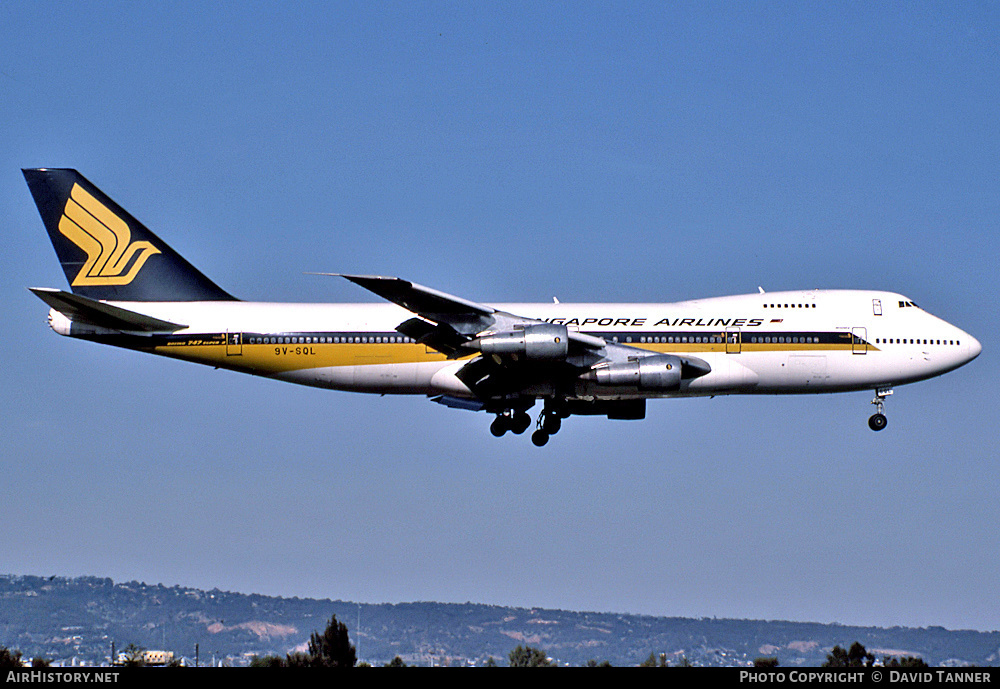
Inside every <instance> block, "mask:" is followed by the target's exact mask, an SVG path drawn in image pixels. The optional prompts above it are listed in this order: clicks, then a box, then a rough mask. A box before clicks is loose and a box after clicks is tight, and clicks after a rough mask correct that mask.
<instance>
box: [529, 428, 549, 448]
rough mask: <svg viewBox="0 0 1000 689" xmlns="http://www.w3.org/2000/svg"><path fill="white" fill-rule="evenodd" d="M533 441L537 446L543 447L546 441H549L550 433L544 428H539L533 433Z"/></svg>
mask: <svg viewBox="0 0 1000 689" xmlns="http://www.w3.org/2000/svg"><path fill="white" fill-rule="evenodd" d="M531 442H533V443H534V444H535V446H536V447H541V446H543V445H544V444H545V443H547V442H549V434H548V433H546V432H545V431H544V430H543V429H541V428H539V429H538V430H537V431H535V432H534V433H532V434H531Z"/></svg>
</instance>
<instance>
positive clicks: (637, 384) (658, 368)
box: [583, 354, 683, 392]
mask: <svg viewBox="0 0 1000 689" xmlns="http://www.w3.org/2000/svg"><path fill="white" fill-rule="evenodd" d="M682 373H683V362H682V361H681V359H680V358H678V357H676V356H671V355H669V354H654V355H652V356H645V357H641V358H639V359H632V360H630V361H624V362H619V363H612V364H602V365H599V366H595V367H594V368H592V369H591V370H589V371H587V373H585V374H583V378H585V379H587V380H593V381H596V382H597V384H598V385H607V386H613V387H628V388H635V389H638V390H647V391H650V392H673V391H675V390H679V389H680V387H681V375H682Z"/></svg>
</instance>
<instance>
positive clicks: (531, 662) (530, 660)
mask: <svg viewBox="0 0 1000 689" xmlns="http://www.w3.org/2000/svg"><path fill="white" fill-rule="evenodd" d="M551 665H552V663H550V662H549V659H548V656H546V655H545V651H543V650H541V649H540V648H532V647H531V646H518V647H517V648H515V649H514V650H513V651H511V652H510V666H511V667H551Z"/></svg>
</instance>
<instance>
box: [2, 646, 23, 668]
mask: <svg viewBox="0 0 1000 689" xmlns="http://www.w3.org/2000/svg"><path fill="white" fill-rule="evenodd" d="M21 667H22V666H21V652H20V651H13V652H11V650H10V649H8V648H7V647H6V646H0V670H20V669H21Z"/></svg>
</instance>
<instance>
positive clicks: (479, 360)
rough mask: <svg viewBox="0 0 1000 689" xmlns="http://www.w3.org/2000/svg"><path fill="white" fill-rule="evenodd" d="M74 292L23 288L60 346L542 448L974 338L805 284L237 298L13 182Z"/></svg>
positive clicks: (894, 363) (68, 172)
mask: <svg viewBox="0 0 1000 689" xmlns="http://www.w3.org/2000/svg"><path fill="white" fill-rule="evenodd" d="M22 172H23V174H24V177H25V180H26V181H27V184H28V188H29V189H30V191H31V194H32V196H33V198H34V201H35V204H36V205H37V207H38V211H39V213H40V214H41V217H42V221H43V223H44V225H45V228H46V230H47V231H48V234H49V237H50V239H51V240H52V244H53V247H54V248H55V251H56V255H57V257H58V259H59V262H60V263H61V265H62V268H63V270H64V272H65V274H66V278H67V280H68V281H69V284H70V287H71V290H72V291H71V292H66V291H64V290H59V289H52V288H29V289H30V290H31V291H32V292H33V293H34V294H35V295H37V296H38V297H39V298H40V299H41V300H42V301H44V302H45V303H46V304H47V305H48V306H49V307H50V311H49V324H50V326H51V327H52V329H53V330H54V331H55V332H57V333H59V334H60V335H66V336H69V337H75V338H80V339H84V340H90V341H93V342H98V343H102V344H108V345H113V346H116V347H123V348H126V349H133V350H137V351H141V352H148V353H151V354H158V355H161V356H167V357H172V358H175V359H182V360H185V361H191V362H195V363H199V364H206V365H209V366H213V367H216V368H224V369H229V370H233V371H239V372H242V373H249V374H253V375H258V376H264V377H268V378H273V379H276V380H282V381H287V382H290V383H298V384H300V385H310V386H315V387H321V388H332V389H335V390H347V391H355V392H367V393H376V394H383V395H384V394H406V395H424V396H426V397H429V398H430V399H431V400H433V401H434V402H438V403H440V404H443V405H446V406H448V407H454V408H458V409H467V410H473V411H485V412H487V413H489V414H493V415H494V417H495V418H494V420H493V421H492V423H491V426H490V431H491V433H492V434H493V435H494V436H497V437H500V436H503V435H505V434H506V433H507V432H512V433H514V434H522V433H524V432H525V431H526V430H528V428H529V427H530V426H531V417H530V416H529V414H528V410H530V409H531V408H532V407H534V406H535V404H536V402H538V401H539V400H541V401H542V410H541V413H540V414H539V415H538V417H537V421H536V423H535V430H534V432H533V433H532V434H531V440H532V442H533V443H534V444H535V445H536V446H539V447H541V446H543V445H545V444H546V443H547V442H548V441H549V439H550V437H551V436H552V435H554V434H555V433H557V432H558V431H559V430H560V428H561V426H562V422H563V420H565V419H566V418H568V417H570V416H572V415H599V416H606V417H607V418H609V419H643V418H645V415H646V400H648V399H656V398H673V397H695V396H715V395H735V394H754V395H761V394H809V393H832V392H848V391H860V390H874V393H875V398H874V399H873V400H872V404H873V405H875V408H876V411H875V414H873V415H872V416H871V418H870V419H869V421H868V425H869V427H870V428H871V429H872V430H874V431H881V430H882V429H884V428H885V427H886V424H887V420H886V416H885V413H884V412H885V409H884V403H885V399H886V398H887V397H888V396H889V395H891V394H892V393H893V388H894V387H897V386H900V385H904V384H907V383H913V382H916V381H920V380H925V379H928V378H932V377H934V376H938V375H941V374H943V373H946V372H948V371H951V370H953V369H956V368H958V367H960V366H963V365H964V364H967V363H969V362H970V361H972V360H973V359H975V358H976V357H977V356H978V355H979V353H980V351H981V350H982V347H981V345H980V343H979V342H978V341H977V340H976V339H975V338H974V337H972V336H971V335H969V334H968V333H966V332H963V331H962V330H960V329H959V328H957V327H955V326H953V325H951V324H950V323H947V322H945V321H944V320H941V319H940V318H937V317H935V316H932V315H931V314H929V313H927V312H926V311H924V310H923V309H921V308H920V307H919V306H917V305H916V304H915V303H914V302H913V301H912V300H911V299H910V298H908V297H905V296H903V295H901V294H896V293H893V292H884V291H873V290H804V291H786V292H765V291H764V290H763V289H761V288H758V293H756V294H747V295H738V296H723V297H713V298H706V299H695V300H692V301H682V302H676V303H664V304H590V303H584V304H568V303H567V304H563V303H559V301H558V300H556V299H553V301H552V303H539V304H496V305H487V304H483V303H479V302H475V301H470V300H467V299H463V298H461V297H456V296H452V295H449V294H446V293H444V292H440V291H438V290H435V289H432V288H430V287H424V286H422V285H418V284H416V283H414V282H410V281H408V280H403V279H401V278H398V277H381V276H369V275H353V274H335V273H328V274H327V273H324V274H323V275H334V276H337V277H341V278H343V279H346V280H349V281H351V282H352V283H354V284H356V285H358V286H359V287H362V288H365V289H367V290H369V291H370V292H373V293H374V294H376V295H378V296H379V297H382V298H383V299H385V300H386V301H387V302H389V303H376V304H290V303H259V302H247V301H240V300H238V299H236V298H235V297H233V296H232V295H230V294H229V293H228V292H226V291H225V290H223V289H222V288H220V287H219V286H218V285H216V284H215V283H214V282H212V281H211V280H210V279H208V278H207V277H205V276H204V275H203V274H202V273H201V272H199V271H198V270H197V269H196V268H195V267H194V266H192V265H191V264H190V263H188V262H187V261H186V260H185V259H184V258H182V257H181V256H180V255H179V254H177V253H176V252H175V251H174V250H173V249H171V248H170V247H169V246H168V245H167V244H166V243H164V242H163V241H162V240H161V239H160V238H159V237H157V236H156V235H155V234H153V233H152V232H151V231H150V230H149V229H147V228H146V227H145V226H144V225H143V224H142V223H140V222H139V221H138V220H136V219H135V218H134V217H133V216H132V215H130V214H129V213H128V212H126V211H125V210H124V209H123V208H122V207H121V206H119V205H118V204H117V203H115V202H114V201H113V200H111V198H109V197H108V196H107V195H106V194H104V193H103V192H102V191H101V190H100V189H98V188H97V187H96V186H94V185H93V184H92V183H91V182H89V181H88V180H87V179H85V178H84V177H83V176H82V175H81V174H80V173H79V172H77V171H76V170H72V169H59V168H38V169H24V170H22Z"/></svg>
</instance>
